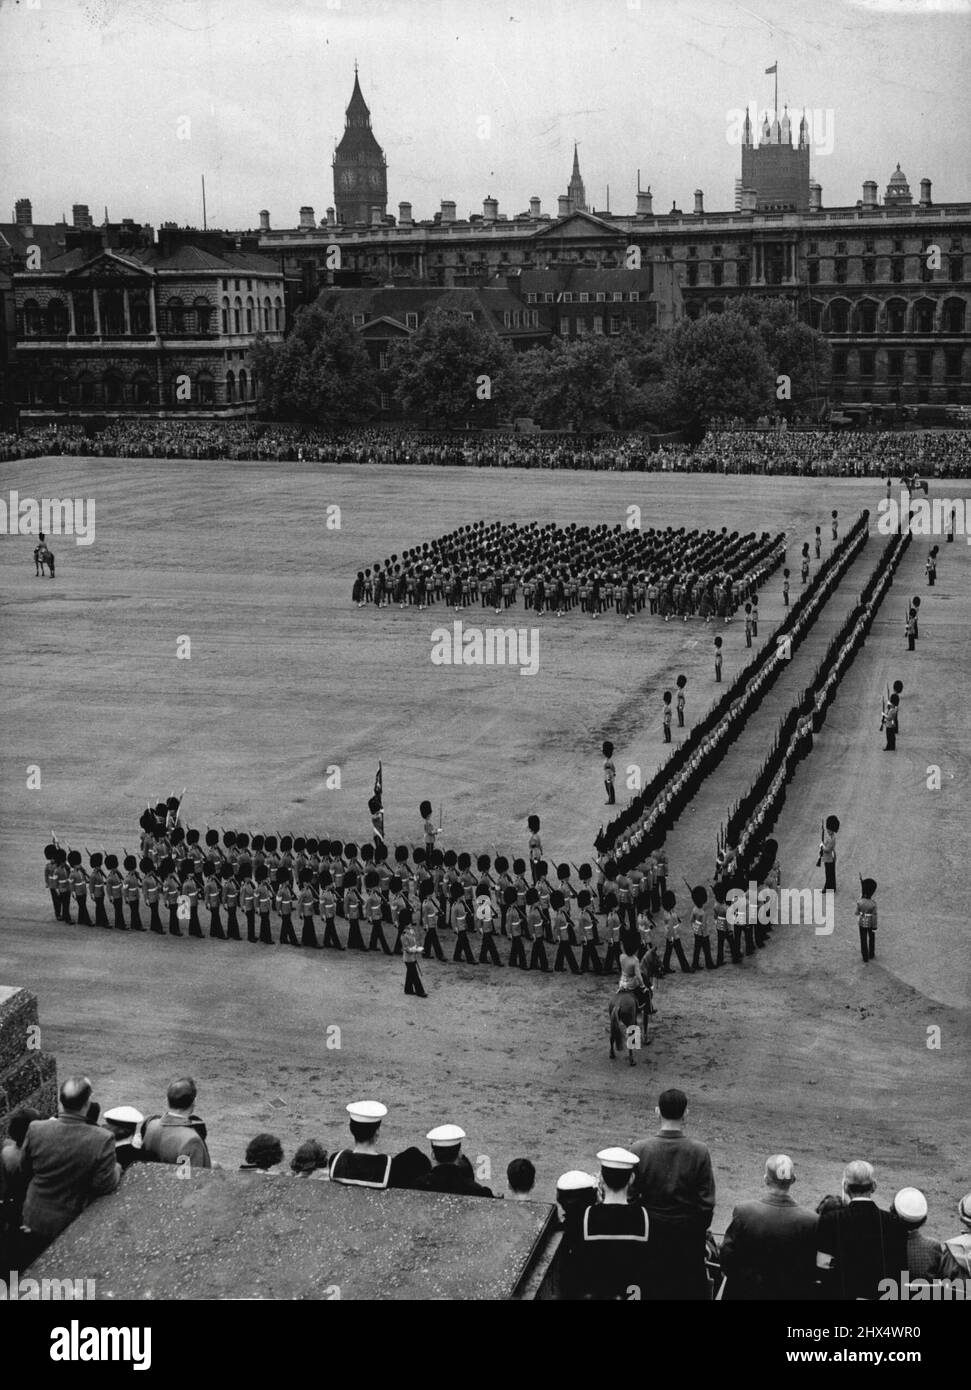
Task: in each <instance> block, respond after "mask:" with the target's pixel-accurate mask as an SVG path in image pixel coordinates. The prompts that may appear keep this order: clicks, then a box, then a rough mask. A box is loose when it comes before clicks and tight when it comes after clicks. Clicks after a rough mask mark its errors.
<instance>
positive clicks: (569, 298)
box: [563, 290, 573, 304]
mask: <svg viewBox="0 0 971 1390" xmlns="http://www.w3.org/2000/svg"><path fill="white" fill-rule="evenodd" d="M563 303H564V304H572V303H573V295H572V294H571V293H570V291H569V290H564V291H563Z"/></svg>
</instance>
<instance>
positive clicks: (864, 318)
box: [856, 299, 877, 333]
mask: <svg viewBox="0 0 971 1390" xmlns="http://www.w3.org/2000/svg"><path fill="white" fill-rule="evenodd" d="M856 321H857V324H858V328H859V332H860V333H876V331H877V305H876V301H875V300H872V299H861V300H860V302H859V304H858V305H857V307H856Z"/></svg>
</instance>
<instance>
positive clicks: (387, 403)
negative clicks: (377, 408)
mask: <svg viewBox="0 0 971 1390" xmlns="http://www.w3.org/2000/svg"><path fill="white" fill-rule="evenodd" d="M381 409H382V410H390V409H391V397H390V396H389V395H388V393H387V391H382V392H381Z"/></svg>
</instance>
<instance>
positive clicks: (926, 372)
mask: <svg viewBox="0 0 971 1390" xmlns="http://www.w3.org/2000/svg"><path fill="white" fill-rule="evenodd" d="M932 362H933V353H930V352H919V353H918V354H917V375H918V376H920V377H927V376H930V374H931V365H932Z"/></svg>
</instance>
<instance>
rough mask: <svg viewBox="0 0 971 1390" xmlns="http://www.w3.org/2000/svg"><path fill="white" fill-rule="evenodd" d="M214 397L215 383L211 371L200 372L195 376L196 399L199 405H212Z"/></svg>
mask: <svg viewBox="0 0 971 1390" xmlns="http://www.w3.org/2000/svg"><path fill="white" fill-rule="evenodd" d="M215 399H216V383H215V382H214V381H213V379H212V372H200V373H199V374H198V376H197V377H196V400H197V401H198V402H199V404H200V405H212V404H213V403H214V401H215Z"/></svg>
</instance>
